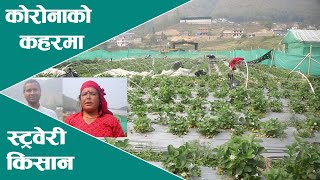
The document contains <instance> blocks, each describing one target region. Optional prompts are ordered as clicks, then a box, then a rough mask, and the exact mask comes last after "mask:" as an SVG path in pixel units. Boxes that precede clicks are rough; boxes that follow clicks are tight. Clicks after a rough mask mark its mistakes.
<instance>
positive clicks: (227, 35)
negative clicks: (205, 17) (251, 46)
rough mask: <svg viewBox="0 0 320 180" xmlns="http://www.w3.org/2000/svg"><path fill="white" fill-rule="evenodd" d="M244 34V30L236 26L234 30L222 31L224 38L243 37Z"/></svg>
mask: <svg viewBox="0 0 320 180" xmlns="http://www.w3.org/2000/svg"><path fill="white" fill-rule="evenodd" d="M242 35H244V30H243V29H239V28H235V29H233V30H224V31H223V32H222V37H223V38H241V37H242Z"/></svg>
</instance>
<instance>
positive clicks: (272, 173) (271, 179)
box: [262, 169, 293, 180]
mask: <svg viewBox="0 0 320 180" xmlns="http://www.w3.org/2000/svg"><path fill="white" fill-rule="evenodd" d="M262 174H263V177H264V178H265V179H266V180H293V179H292V176H291V174H289V173H287V172H286V171H285V170H284V169H269V170H268V171H264V172H263V173H262Z"/></svg>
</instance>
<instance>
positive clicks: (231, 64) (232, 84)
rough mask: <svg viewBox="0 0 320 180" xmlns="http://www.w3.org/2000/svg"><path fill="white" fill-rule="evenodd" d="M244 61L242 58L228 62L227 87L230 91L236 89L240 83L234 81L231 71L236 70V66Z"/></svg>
mask: <svg viewBox="0 0 320 180" xmlns="http://www.w3.org/2000/svg"><path fill="white" fill-rule="evenodd" d="M243 60H244V58H242V57H235V58H233V59H231V61H230V62H229V73H228V79H229V86H230V89H234V88H236V86H239V85H240V82H239V81H238V80H235V79H234V77H233V71H234V70H236V69H237V68H236V66H237V65H240V64H241V62H242V61H243Z"/></svg>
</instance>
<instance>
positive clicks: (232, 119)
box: [216, 107, 238, 129]
mask: <svg viewBox="0 0 320 180" xmlns="http://www.w3.org/2000/svg"><path fill="white" fill-rule="evenodd" d="M216 115H217V116H218V118H219V122H220V125H221V126H220V127H221V128H222V129H230V128H233V127H234V125H235V124H238V116H237V115H236V114H235V113H234V112H232V111H231V110H230V109H229V108H227V107H223V108H222V109H221V110H220V111H219V112H218V113H217V114H216Z"/></svg>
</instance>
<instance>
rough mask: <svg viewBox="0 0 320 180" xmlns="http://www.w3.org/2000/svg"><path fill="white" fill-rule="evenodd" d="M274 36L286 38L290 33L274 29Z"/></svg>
mask: <svg viewBox="0 0 320 180" xmlns="http://www.w3.org/2000/svg"><path fill="white" fill-rule="evenodd" d="M272 32H273V35H275V36H285V35H286V34H287V33H288V30H286V29H272Z"/></svg>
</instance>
